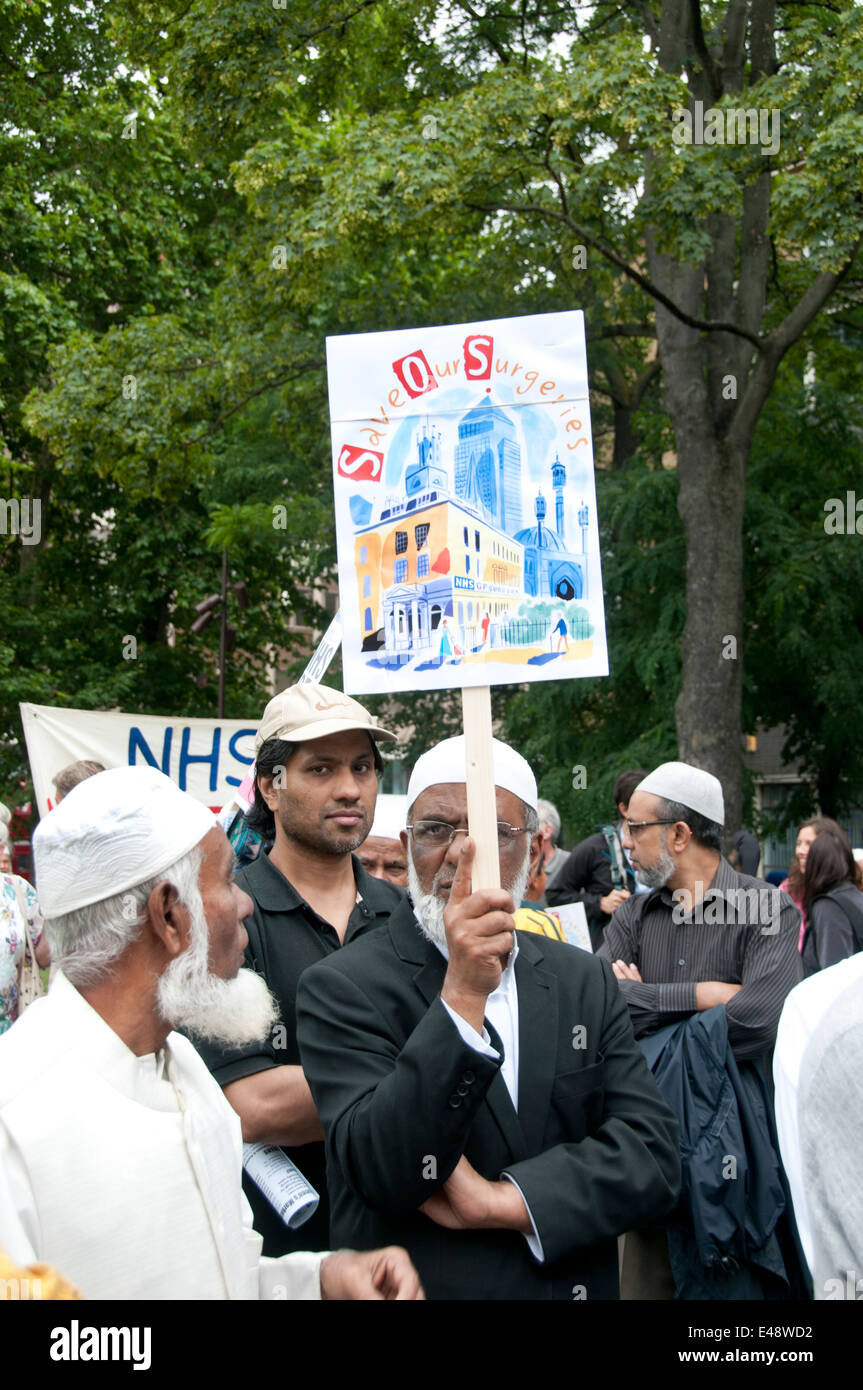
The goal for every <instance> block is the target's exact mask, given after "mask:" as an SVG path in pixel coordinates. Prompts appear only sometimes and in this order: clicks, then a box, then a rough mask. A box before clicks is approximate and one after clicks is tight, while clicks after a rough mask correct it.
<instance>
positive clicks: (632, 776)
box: [613, 767, 647, 816]
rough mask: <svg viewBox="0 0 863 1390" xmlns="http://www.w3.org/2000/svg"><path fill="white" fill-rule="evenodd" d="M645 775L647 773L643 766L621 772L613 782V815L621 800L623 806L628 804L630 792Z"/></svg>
mask: <svg viewBox="0 0 863 1390" xmlns="http://www.w3.org/2000/svg"><path fill="white" fill-rule="evenodd" d="M646 776H647V773H646V772H645V770H644V768H643V767H639V768H636V769H635V770H634V771H632V772H621V774H620V776H619V777H618V779H617V781H616V782H615V784H614V793H613V795H614V814H615V816H617V815H618V814H619V812H618V809H617V808H618V806H619V805H620V803H621V802H623V804H624V806H628V805H629V801H630V798H631V796H632V793H633V792H634V791H635V788H636V787H637V786H638V784H639V782H643V781H644V779H645V777H646Z"/></svg>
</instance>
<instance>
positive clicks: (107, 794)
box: [33, 767, 217, 917]
mask: <svg viewBox="0 0 863 1390" xmlns="http://www.w3.org/2000/svg"><path fill="white" fill-rule="evenodd" d="M216 824H217V821H216V818H215V816H214V815H213V813H212V811H209V810H208V809H207V807H206V806H204V805H202V804H201V802H200V801H196V800H195V798H194V797H193V796H189V794H188V793H187V792H181V791H180V789H179V787H178V786H177V785H176V784H175V783H174V782H172V781H171V779H170V777H166V776H165V774H164V773H163V772H159V771H158V770H157V769H156V768H154V767H115V768H111V769H109V771H107V772H99V773H97V774H96V775H95V776H94V777H88V778H86V780H85V781H83V782H79V783H78V785H77V787H73V788H72V790H71V791H70V792H69V794H68V796H64V798H63V800H62V801H61V802H60V805H59V806H57V807H56V809H55V810H53V811H49V813H48V815H47V816H45V818H44V819H43V820H41V821H40V822H39V824H38V825H37V827H36V829H35V831H34V833H33V859H34V866H35V871H36V892H37V894H38V897H39V906H40V908H41V909H42V913H43V915H44V916H45V917H60V916H62V914H63V913H65V912H74V911H75V910H76V909H77V908H79V907H87V906H89V904H90V903H98V902H101V901H102V900H103V899H104V898H111V897H114V895H115V894H117V893H124V892H125V891H126V889H128V888H134V887H135V886H136V884H138V883H144V882H146V880H147V879H149V878H156V877H157V876H158V875H159V874H161V873H162V872H163V871H164V870H165V869H167V868H169V867H170V866H171V865H172V864H175V863H176V861H177V860H178V859H182V857H183V855H184V854H187V853H188V851H189V850H190V849H193V848H194V847H195V845H197V844H200V842H201V840H202V839H203V838H204V836H205V835H206V834H207V832H208V831H209V830H212V829H213V827H214V826H215V825H216Z"/></svg>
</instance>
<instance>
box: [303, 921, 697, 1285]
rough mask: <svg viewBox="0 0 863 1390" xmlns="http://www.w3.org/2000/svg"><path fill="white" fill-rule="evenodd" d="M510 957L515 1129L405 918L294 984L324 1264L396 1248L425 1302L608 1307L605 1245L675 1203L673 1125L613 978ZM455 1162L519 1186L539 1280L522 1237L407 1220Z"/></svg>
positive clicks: (546, 959) (522, 941)
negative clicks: (538, 1251) (311, 1110)
mask: <svg viewBox="0 0 863 1390" xmlns="http://www.w3.org/2000/svg"><path fill="white" fill-rule="evenodd" d="M518 944H519V954H518V958H517V960H516V965H515V971H516V981H517V986H518V1011H519V1076H518V1113H516V1111H515V1109H514V1107H513V1105H512V1103H511V1101H510V1098H509V1092H508V1091H507V1088H506V1085H505V1083H504V1080H503V1077H502V1076H500V1075H499V1072H500V1060H493V1059H491V1058H489V1057H487V1056H484V1055H483V1054H481V1053H479V1052H476V1051H475V1050H474V1049H473V1048H471V1047H469V1046H468V1045H467V1044H466V1043H464V1042H463V1041H462V1038H461V1036H460V1034H459V1031H458V1029H457V1028H456V1026H455V1024H454V1023H453V1021H452V1019H451V1017H450V1016H449V1014H448V1013H447V1011H446V1009H445V1008H444V1005H443V1004H442V1003H441V1000H440V991H441V987H442V984H443V979H444V974H445V972H446V961H445V959H444V957H443V956H442V955H441V953H440V951H438V949H437V947H436V946H434V945H433V944H432V943H431V942H429V941H427V940H426V939H425V937H424V936H423V935H422V934H421V932H420V929H419V927H418V925H417V922H416V919H415V917H414V914H413V909H412V907H411V904H410V902H409V901H406V902H404V903H402V904H400V906H399V907H398V908H397V909H396V911H395V912H394V914H393V916H392V917H391V919H390V921H389V923H388V925H387V926H385V927H381V928H380V929H379V930H378V931H376V932H372V933H370V934H369V935H368V936H367V937H365V938H363V939H360V940H358V941H356V942H354V943H352V944H351V945H349V946H345V947H344V948H343V949H342V950H341V951H338V952H335V953H334V954H333V955H332V956H330V957H328V958H327V959H326V960H324V961H321V962H320V963H319V964H316V965H313V966H311V967H310V968H309V969H308V970H307V971H306V972H305V973H304V974H303V976H302V979H301V980H300V986H299V993H298V998H297V1016H298V1038H299V1044H300V1052H301V1056H302V1062H303V1069H304V1071H305V1074H306V1077H307V1078H308V1081H309V1085H310V1086H311V1089H312V1094H313V1096H314V1098H315V1103H316V1105H317V1107H318V1113H319V1115H320V1117H321V1122H322V1124H323V1127H324V1132H325V1135H326V1152H327V1186H328V1189H329V1192H330V1201H331V1213H332V1215H331V1226H330V1235H331V1239H332V1243H333V1247H334V1248H336V1247H338V1246H351V1247H353V1248H355V1249H373V1248H375V1247H377V1246H381V1245H390V1244H399V1245H404V1246H406V1247H407V1249H408V1251H409V1252H410V1254H411V1257H412V1259H413V1261H414V1263H415V1264H416V1266H417V1269H418V1270H419V1273H420V1277H421V1278H422V1281H423V1284H424V1286H425V1290H426V1294H427V1295H428V1297H430V1298H512V1299H516V1298H518V1299H521V1298H566V1299H572V1298H591V1299H593V1298H617V1297H618V1294H619V1287H618V1274H617V1243H616V1240H615V1237H616V1236H617V1235H618V1234H619V1233H620V1232H622V1231H626V1230H629V1229H631V1228H633V1227H638V1226H644V1225H648V1224H650V1223H651V1222H655V1221H658V1220H660V1219H661V1218H662V1217H663V1216H664V1215H665V1213H666V1212H667V1211H668V1210H669V1209H670V1208H671V1207H672V1206H673V1204H674V1202H675V1200H676V1198H677V1194H678V1190H679V1185H680V1164H679V1157H678V1140H677V1126H676V1123H675V1121H674V1119H673V1117H672V1114H671V1111H670V1110H669V1109H668V1107H667V1105H666V1104H665V1101H664V1100H663V1099H662V1097H661V1096H660V1094H659V1091H658V1089H657V1087H656V1084H655V1082H654V1080H653V1077H652V1076H651V1075H650V1073H649V1071H648V1069H647V1066H646V1063H645V1061H644V1058H643V1056H642V1054H641V1050H640V1049H639V1047H638V1045H637V1044H636V1042H635V1039H634V1036H633V1032H632V1025H631V1023H630V1020H629V1011H628V1009H627V1007H626V1004H625V1003H624V1001H623V998H622V997H621V993H620V990H619V988H618V985H617V982H616V980H615V978H614V975H613V974H612V972H611V970H610V968H609V967H608V965H606V963H605V962H604V961H601V960H598V959H597V958H596V957H594V956H591V955H590V954H588V953H586V952H583V951H579V950H577V949H576V948H575V947H573V946H569V945H567V944H565V943H562V942H558V941H551V940H547V939H546V938H544V937H537V936H534V935H532V934H530V933H527V932H519V933H518ZM495 1041H496V1042H499V1039H495ZM462 1154H464V1155H465V1156H466V1157H467V1159H468V1161H469V1162H470V1163H471V1164H472V1165H473V1166H474V1168H476V1169H477V1170H478V1172H480V1173H481V1174H482V1175H483V1177H485V1178H488V1179H490V1180H496V1179H498V1178H500V1177H501V1175H502V1174H503V1173H507V1174H509V1175H510V1176H511V1177H512V1178H513V1179H514V1180H515V1182H516V1183H517V1184H518V1186H519V1188H520V1189H521V1192H522V1194H523V1196H524V1198H525V1201H526V1202H527V1205H528V1207H529V1209H530V1212H531V1214H532V1216H533V1220H534V1222H535V1225H536V1228H537V1231H538V1234H539V1237H540V1240H541V1242H542V1246H543V1251H544V1254H545V1262H544V1263H539V1262H538V1261H537V1260H535V1259H534V1258H533V1256H532V1255H531V1253H530V1251H529V1249H528V1245H527V1241H526V1239H525V1237H524V1236H523V1235H521V1234H520V1233H519V1232H517V1231H501V1230H494V1231H448V1230H446V1229H444V1228H443V1227H441V1226H438V1225H436V1224H435V1223H434V1222H433V1221H431V1220H430V1218H429V1217H427V1216H426V1215H425V1214H424V1213H422V1212H420V1211H419V1210H418V1208H419V1206H420V1205H421V1203H422V1202H424V1201H425V1200H426V1198H427V1197H429V1196H430V1195H431V1193H432V1192H433V1191H436V1190H438V1189H439V1188H440V1187H441V1186H442V1185H443V1183H444V1182H445V1180H446V1179H447V1178H448V1177H449V1175H450V1173H451V1172H452V1171H453V1169H454V1168H455V1165H456V1163H457V1162H458V1160H459V1158H460V1157H461V1155H462Z"/></svg>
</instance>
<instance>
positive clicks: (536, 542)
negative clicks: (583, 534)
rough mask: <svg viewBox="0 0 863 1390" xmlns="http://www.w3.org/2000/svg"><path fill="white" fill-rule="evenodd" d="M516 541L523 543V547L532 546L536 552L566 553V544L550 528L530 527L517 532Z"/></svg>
mask: <svg viewBox="0 0 863 1390" xmlns="http://www.w3.org/2000/svg"><path fill="white" fill-rule="evenodd" d="M515 539H516V540H517V541H521V544H522V545H523V546H532V547H533V548H534V550H562V551H566V543H565V542H564V541H562V540H561V539H560V536H559V535H558V534H557V532H556V531H552V530H551V528H550V527H548V526H543V527H541V528H540V527H539V526H528V527H527V528H526V529H525V530H524V531H517V532H516V535H515Z"/></svg>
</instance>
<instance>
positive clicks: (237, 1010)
mask: <svg viewBox="0 0 863 1390" xmlns="http://www.w3.org/2000/svg"><path fill="white" fill-rule="evenodd" d="M195 897H196V901H195V902H187V903H186V904H185V905H186V907H187V908H188V909H189V913H190V918H191V920H190V928H189V945H188V948H187V949H186V950H185V951H184V952H183V954H182V955H181V956H178V957H177V959H176V960H173V961H171V964H170V965H169V966H168V968H167V970H165V971H164V973H163V974H162V975H161V976H160V978H159V983H158V986H157V989H156V1007H157V1009H158V1010H159V1013H160V1014H161V1016H162V1018H163V1019H164V1020H165V1022H166V1023H169V1024H170V1025H171V1027H172V1028H183V1029H188V1031H189V1032H192V1033H195V1034H196V1035H197V1036H198V1037H199V1038H202V1039H203V1040H205V1041H206V1042H214V1043H222V1044H223V1045H227V1046H229V1047H244V1046H246V1045H247V1044H248V1043H253V1042H262V1041H263V1040H264V1038H266V1037H267V1034H268V1033H269V1032H270V1030H271V1028H272V1026H273V1024H274V1023H275V1021H276V1019H277V1018H278V1016H279V1009H278V1005H277V1003H276V1001H275V999H274V998H273V996H272V995H271V993H270V991H269V989H268V988H267V984H266V981H265V980H263V979H262V978H261V976H260V975H256V974H255V972H254V971H253V970H240V971H239V973H238V974H237V976H236V977H235V979H233V980H222V979H220V978H219V976H218V975H212V974H211V973H210V969H209V959H208V955H209V937H208V932H207V918H206V916H205V913H204V904H203V902H202V900H201V895H200V893H199V892H198V891H197V888H196V889H195Z"/></svg>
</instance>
